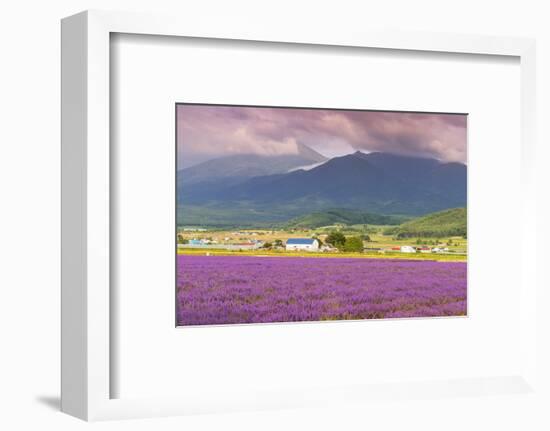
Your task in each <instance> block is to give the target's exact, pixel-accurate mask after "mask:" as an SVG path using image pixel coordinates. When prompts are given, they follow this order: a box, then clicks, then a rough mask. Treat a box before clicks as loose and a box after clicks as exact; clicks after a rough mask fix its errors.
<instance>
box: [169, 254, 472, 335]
mask: <svg viewBox="0 0 550 431" xmlns="http://www.w3.org/2000/svg"><path fill="white" fill-rule="evenodd" d="M177 280H178V287H177V301H178V304H177V307H178V308H177V309H178V316H177V317H178V324H179V325H212V324H230V323H265V322H296V321H319V320H349V319H384V318H398V317H432V316H462V315H466V263H465V262H434V261H409V260H390V259H353V258H350V259H346V258H307V257H297V258H280V257H254V256H192V255H179V256H178V278H177Z"/></svg>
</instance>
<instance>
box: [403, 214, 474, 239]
mask: <svg viewBox="0 0 550 431" xmlns="http://www.w3.org/2000/svg"><path fill="white" fill-rule="evenodd" d="M466 218H467V211H466V208H453V209H450V210H445V211H440V212H436V213H432V214H428V215H426V216H423V217H419V218H417V219H414V220H411V221H408V222H405V223H403V224H402V225H401V226H399V227H398V228H397V229H396V231H395V233H396V234H397V236H398V237H400V238H411V237H444V236H464V235H466V231H467V221H466Z"/></svg>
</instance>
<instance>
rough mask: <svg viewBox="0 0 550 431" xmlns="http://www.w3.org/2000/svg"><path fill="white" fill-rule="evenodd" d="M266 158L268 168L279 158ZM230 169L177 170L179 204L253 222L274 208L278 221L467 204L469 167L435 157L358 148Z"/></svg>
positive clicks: (420, 210)
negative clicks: (312, 160)
mask: <svg viewBox="0 0 550 431" xmlns="http://www.w3.org/2000/svg"><path fill="white" fill-rule="evenodd" d="M226 162H227V161H226ZM268 162H269V163H268ZM263 163H264V165H263V167H262V169H267V166H268V164H271V163H276V160H271V161H270V160H268V159H265V160H263ZM229 167H231V168H232V169H233V170H231V173H230V174H229V175H227V176H224V177H223V178H217V175H219V172H220V170H219V169H218V168H216V169H214V168H212V167H211V166H210V167H208V169H204V170H203V171H202V172H201V175H202V176H204V177H206V178H208V179H207V180H206V179H203V180H202V181H197V178H196V177H194V176H190V175H189V173H190V172H189V171H188V172H187V175H186V174H185V171H180V172H181V175H180V174H178V202H179V204H180V205H183V206H185V207H187V208H194V209H195V210H196V211H201V212H203V213H208V214H210V215H215V213H217V212H223V213H226V212H227V211H228V210H231V211H232V210H236V209H239V210H240V211H242V214H248V217H249V221H250V222H254V221H255V220H256V219H258V220H259V219H260V218H262V219H264V215H265V216H267V217H266V219H269V218H270V217H269V214H270V213H274V212H276V213H277V216H276V217H275V214H274V216H273V217H272V219H271V220H272V221H274V222H275V221H284V220H289V219H291V218H294V217H299V216H303V215H306V214H310V213H314V212H324V211H327V210H328V209H330V208H353V209H354V210H357V211H362V212H368V213H376V214H404V215H409V216H421V215H424V214H428V213H432V212H435V211H442V210H444V209H447V208H457V207H463V206H465V205H466V178H467V167H466V165H463V164H460V163H444V162H440V161H438V160H436V159H430V158H420V157H408V156H399V155H394V154H387V153H370V154H366V153H361V152H356V153H354V154H349V155H346V156H342V157H335V158H332V159H330V160H328V161H327V162H325V163H322V164H321V165H320V166H317V167H314V168H312V169H310V170H303V169H299V170H295V171H292V172H284V173H278V174H275V175H261V174H258V171H253V170H247V169H244V170H242V169H238V170H237V171H235V170H234V168H236V167H237V166H236V165H233V164H232V163H229V166H227V168H228V169H229ZM241 167H242V166H241ZM203 168H205V166H203ZM224 172H225V173H227V171H224ZM243 173H244V174H243ZM224 175H225V174H224ZM204 177H203V178H204ZM260 215H261V217H260ZM182 217H183V218H184V219H185V218H186V216H185V215H183V216H182ZM226 221H227V222H231V220H226ZM266 221H267V220H266Z"/></svg>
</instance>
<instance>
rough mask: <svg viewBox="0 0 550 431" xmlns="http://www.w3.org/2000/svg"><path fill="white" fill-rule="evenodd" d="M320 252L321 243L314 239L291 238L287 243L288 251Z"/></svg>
mask: <svg viewBox="0 0 550 431" xmlns="http://www.w3.org/2000/svg"><path fill="white" fill-rule="evenodd" d="M295 250H304V251H318V250H319V241H317V240H316V239H313V238H289V239H288V240H287V241H286V251H295Z"/></svg>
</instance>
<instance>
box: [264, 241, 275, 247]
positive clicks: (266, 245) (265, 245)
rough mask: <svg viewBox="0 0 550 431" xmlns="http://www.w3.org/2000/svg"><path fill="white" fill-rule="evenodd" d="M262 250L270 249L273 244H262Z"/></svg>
mask: <svg viewBox="0 0 550 431" xmlns="http://www.w3.org/2000/svg"><path fill="white" fill-rule="evenodd" d="M262 247H263V248H271V247H273V244H271V243H270V242H266V243H264V245H262Z"/></svg>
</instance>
